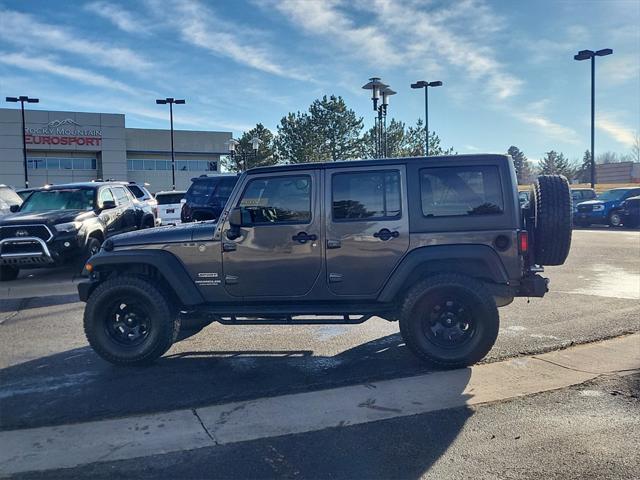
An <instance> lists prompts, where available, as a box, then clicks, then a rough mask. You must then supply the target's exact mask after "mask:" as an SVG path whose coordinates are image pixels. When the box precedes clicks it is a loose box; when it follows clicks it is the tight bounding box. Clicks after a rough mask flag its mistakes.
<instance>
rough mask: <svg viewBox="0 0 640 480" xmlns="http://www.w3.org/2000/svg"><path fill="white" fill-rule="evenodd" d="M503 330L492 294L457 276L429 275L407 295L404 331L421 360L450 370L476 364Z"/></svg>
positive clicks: (480, 286) (401, 328)
mask: <svg viewBox="0 0 640 480" xmlns="http://www.w3.org/2000/svg"><path fill="white" fill-rule="evenodd" d="M499 326H500V321H499V315H498V309H497V307H496V303H495V301H494V299H493V296H492V295H491V294H490V293H489V292H488V291H487V289H486V288H485V287H484V285H483V284H482V283H481V282H479V281H477V280H475V279H472V278H469V277H465V276H463V275H458V274H441V275H435V276H433V277H429V278H427V279H425V280H423V281H422V282H420V283H419V284H417V285H415V286H414V287H413V288H412V289H411V290H409V293H408V294H407V296H406V297H405V300H404V302H403V304H402V310H401V315H400V333H401V334H402V338H403V339H404V341H405V344H406V345H407V347H408V348H409V349H410V350H411V351H412V352H413V353H414V354H415V355H417V356H418V357H419V358H421V359H422V360H425V361H428V362H430V363H434V364H437V365H440V366H444V367H447V368H459V367H466V366H468V365H472V364H474V363H476V362H478V361H480V360H482V358H484V356H485V355H486V354H487V353H489V350H491V348H492V347H493V344H494V343H495V341H496V338H497V336H498V329H499Z"/></svg>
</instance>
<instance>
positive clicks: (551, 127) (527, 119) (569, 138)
mask: <svg viewBox="0 0 640 480" xmlns="http://www.w3.org/2000/svg"><path fill="white" fill-rule="evenodd" d="M513 116H514V117H515V118H517V119H518V120H520V121H522V122H524V123H527V124H529V125H533V126H535V127H537V128H538V129H539V130H541V131H542V132H544V134H545V135H546V136H549V137H552V138H555V139H557V140H562V141H564V142H567V143H572V144H578V143H579V137H578V134H577V133H576V131H575V130H574V129H572V128H570V127H565V126H564V125H560V124H559V123H555V122H553V121H551V120H549V119H548V118H547V117H546V116H545V115H543V114H542V113H539V112H536V111H524V112H517V113H513Z"/></svg>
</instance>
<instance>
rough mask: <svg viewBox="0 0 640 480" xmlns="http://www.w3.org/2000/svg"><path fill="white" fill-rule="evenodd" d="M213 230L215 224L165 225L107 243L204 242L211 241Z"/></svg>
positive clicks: (122, 235)
mask: <svg viewBox="0 0 640 480" xmlns="http://www.w3.org/2000/svg"><path fill="white" fill-rule="evenodd" d="M215 228H216V222H199V223H185V224H181V225H167V226H165V227H156V228H149V229H145V230H138V231H136V232H130V233H123V234H121V235H115V236H114V237H111V238H110V239H109V240H108V241H110V242H112V244H113V246H114V247H128V246H133V245H154V244H164V243H181V242H192V241H206V240H212V239H213V232H214V230H215Z"/></svg>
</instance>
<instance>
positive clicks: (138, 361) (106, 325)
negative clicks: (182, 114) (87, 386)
mask: <svg viewBox="0 0 640 480" xmlns="http://www.w3.org/2000/svg"><path fill="white" fill-rule="evenodd" d="M166 298H167V295H166V294H165V293H164V292H162V291H161V290H160V289H158V288H157V287H156V286H155V285H153V284H152V283H150V282H148V281H147V280H145V279H143V278H139V277H133V276H116V277H113V278H111V279H109V280H107V281H105V282H104V283H103V284H101V285H99V286H98V287H97V288H96V290H95V291H94V292H93V293H92V294H91V296H90V297H89V299H88V300H87V306H86V308H85V312H84V331H85V334H86V336H87V340H88V341H89V344H90V345H91V346H92V347H93V349H94V350H95V351H96V352H97V353H98V355H100V356H101V357H102V358H104V359H105V360H107V361H108V362H111V363H114V364H117V365H144V364H148V363H151V362H153V361H154V360H156V359H157V358H159V357H160V356H162V355H163V354H164V353H165V352H166V351H167V350H169V348H170V347H171V345H172V344H173V342H174V341H175V340H176V338H177V336H178V332H179V330H180V319H179V316H178V315H177V312H175V310H174V309H173V308H172V307H171V305H170V304H169V303H168V302H167V300H166Z"/></svg>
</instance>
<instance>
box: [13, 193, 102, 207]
mask: <svg viewBox="0 0 640 480" xmlns="http://www.w3.org/2000/svg"><path fill="white" fill-rule="evenodd" d="M94 196H95V193H94V190H93V189H90V188H68V189H59V190H38V191H36V192H33V193H32V194H31V196H30V197H29V198H27V199H26V200H25V202H24V203H23V204H22V208H20V211H21V212H44V211H47V210H92V209H93V205H94Z"/></svg>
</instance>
